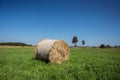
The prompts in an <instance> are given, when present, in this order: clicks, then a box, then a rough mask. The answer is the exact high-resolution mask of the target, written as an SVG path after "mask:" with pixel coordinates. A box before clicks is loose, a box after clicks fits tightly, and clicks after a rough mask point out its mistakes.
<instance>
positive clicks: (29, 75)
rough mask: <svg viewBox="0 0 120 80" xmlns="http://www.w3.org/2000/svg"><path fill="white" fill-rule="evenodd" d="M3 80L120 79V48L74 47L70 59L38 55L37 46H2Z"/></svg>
mask: <svg viewBox="0 0 120 80" xmlns="http://www.w3.org/2000/svg"><path fill="white" fill-rule="evenodd" d="M0 80H120V49H115V48H114V49H112V48H110V49H99V48H97V49H94V48H84V49H80V48H71V56H70V60H69V62H63V63H62V64H60V65H58V64H52V63H45V62H43V61H39V60H35V59H34V47H28V48H24V47H19V48H18V47H17V48H8V47H6V48H0Z"/></svg>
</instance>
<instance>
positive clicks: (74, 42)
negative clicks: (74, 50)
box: [72, 36, 120, 48]
mask: <svg viewBox="0 0 120 80" xmlns="http://www.w3.org/2000/svg"><path fill="white" fill-rule="evenodd" d="M77 42H78V38H77V36H73V39H72V43H73V44H75V45H74V47H77ZM81 43H82V45H83V46H84V45H85V40H82V41H81ZM111 47H113V46H110V45H109V44H108V45H105V44H100V46H99V48H111ZM114 47H115V48H117V47H120V45H119V46H117V45H115V46H114Z"/></svg>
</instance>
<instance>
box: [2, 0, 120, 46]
mask: <svg viewBox="0 0 120 80" xmlns="http://www.w3.org/2000/svg"><path fill="white" fill-rule="evenodd" d="M73 36H77V37H78V39H79V42H78V45H81V41H82V40H85V41H86V46H93V45H94V46H98V45H100V44H110V45H120V0H0V42H11V41H12V42H25V43H28V44H33V45H35V44H36V43H37V42H39V41H40V40H41V39H44V38H50V39H62V40H65V41H66V42H67V43H68V44H69V45H72V42H71V41H72V38H73Z"/></svg>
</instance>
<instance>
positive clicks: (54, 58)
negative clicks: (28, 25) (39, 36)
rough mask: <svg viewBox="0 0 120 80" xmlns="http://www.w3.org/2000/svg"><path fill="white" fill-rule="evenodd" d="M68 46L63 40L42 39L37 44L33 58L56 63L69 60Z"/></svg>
mask: <svg viewBox="0 0 120 80" xmlns="http://www.w3.org/2000/svg"><path fill="white" fill-rule="evenodd" d="M69 56H70V52H69V46H68V44H67V43H66V42H64V41H63V40H50V39H44V40H42V41H40V42H39V43H38V44H37V48H36V50H35V58H36V59H38V60H42V61H46V62H52V63H58V64H60V63H61V62H62V61H66V60H69Z"/></svg>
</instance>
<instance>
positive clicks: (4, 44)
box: [0, 42, 32, 46]
mask: <svg viewBox="0 0 120 80" xmlns="http://www.w3.org/2000/svg"><path fill="white" fill-rule="evenodd" d="M0 45H2V46H32V45H31V44H26V43H23V42H0Z"/></svg>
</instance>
